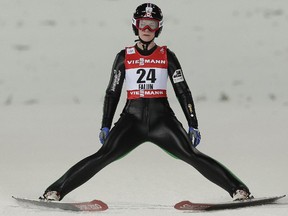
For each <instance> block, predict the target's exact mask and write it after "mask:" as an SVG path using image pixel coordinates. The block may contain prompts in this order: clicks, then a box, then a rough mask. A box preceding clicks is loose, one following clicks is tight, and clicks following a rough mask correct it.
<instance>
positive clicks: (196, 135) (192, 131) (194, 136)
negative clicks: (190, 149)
mask: <svg viewBox="0 0 288 216" xmlns="http://www.w3.org/2000/svg"><path fill="white" fill-rule="evenodd" d="M188 135H189V137H190V139H191V140H192V144H193V146H194V148H196V146H197V145H199V143H200V140H201V134H200V131H199V130H198V129H196V128H193V127H189V131H188Z"/></svg>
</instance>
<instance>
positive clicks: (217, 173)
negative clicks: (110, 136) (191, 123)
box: [150, 117, 249, 196]
mask: <svg viewBox="0 0 288 216" xmlns="http://www.w3.org/2000/svg"><path fill="white" fill-rule="evenodd" d="M158 123H159V124H158V125H155V126H154V127H153V130H152V131H151V132H150V135H151V137H152V138H151V141H152V142H154V143H155V144H156V145H158V146H159V147H161V148H162V149H164V150H166V151H168V152H169V153H171V154H172V155H174V156H176V157H177V158H179V159H181V160H183V161H185V162H187V163H188V164H190V165H192V166H193V167H195V168H196V169H197V170H198V171H199V172H200V173H201V174H202V175H203V176H205V177H206V178H207V179H209V180H210V181H212V182H214V183H215V184H217V185H218V186H220V187H222V188H223V189H225V190H226V191H227V192H228V193H229V194H230V195H231V196H232V195H233V193H234V192H235V191H236V190H237V189H244V190H246V191H247V192H249V189H248V188H247V186H246V185H245V184H244V183H243V182H241V181H240V180H239V179H238V178H237V177H236V176H235V175H234V174H233V173H232V172H230V171H229V170H228V169H227V168H226V167H225V166H223V165H222V164H221V163H219V162H218V161H216V160H214V159H213V158H211V157H209V156H207V155H205V154H203V153H201V152H200V151H198V150H197V149H196V148H194V147H193V146H192V143H191V141H190V139H189V137H188V135H187V132H186V131H185V130H184V128H183V127H182V124H181V123H180V122H179V121H178V120H177V119H176V118H175V117H168V118H165V119H163V120H161V121H158Z"/></svg>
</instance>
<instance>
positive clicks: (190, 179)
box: [0, 0, 288, 216]
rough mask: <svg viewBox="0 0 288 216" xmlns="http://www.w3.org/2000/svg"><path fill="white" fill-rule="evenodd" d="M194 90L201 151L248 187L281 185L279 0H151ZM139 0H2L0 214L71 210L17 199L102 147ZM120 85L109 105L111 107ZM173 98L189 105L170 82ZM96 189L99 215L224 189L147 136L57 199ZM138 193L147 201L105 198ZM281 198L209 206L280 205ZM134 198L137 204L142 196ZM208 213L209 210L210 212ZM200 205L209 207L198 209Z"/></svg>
mask: <svg viewBox="0 0 288 216" xmlns="http://www.w3.org/2000/svg"><path fill="white" fill-rule="evenodd" d="M153 2H154V3H156V4H157V5H158V6H160V7H161V8H162V10H163V13H164V20H165V21H164V29H163V32H162V34H161V35H160V37H159V39H157V40H156V42H157V43H158V44H159V45H164V44H166V45H168V47H169V48H170V49H171V50H173V51H174V52H175V53H176V54H177V56H178V58H179V60H180V62H181V64H182V67H183V70H184V73H185V76H186V79H187V82H188V84H189V86H190V88H191V91H192V93H193V96H194V100H195V104H196V109H197V110H196V111H197V114H198V119H199V127H200V130H201V132H202V143H201V144H200V146H199V147H198V149H199V150H200V151H203V152H205V153H206V154H208V155H210V156H212V157H214V158H215V159H217V160H219V161H220V162H222V163H223V164H225V165H226V166H227V167H229V168H230V169H231V170H232V171H233V172H234V173H235V174H236V175H237V176H238V177H240V178H241V179H242V180H243V181H244V182H245V183H246V184H247V185H248V186H249V188H250V190H251V192H252V193H253V195H254V196H255V197H260V196H269V195H282V194H287V193H288V186H287V182H288V174H287V163H288V157H287V152H288V151H287V150H288V147H287V145H288V143H287V138H288V135H287V128H288V86H287V83H288V40H287V38H288V2H287V0H241V1H239V0H217V1H214V0H177V1H164V0H163V1H153ZM141 3H143V2H142V1H138V0H125V1H124V0H106V1H104V0H0V148H1V149H0V154H1V157H0V214H1V215H3V216H4V215H19V216H21V215H37V216H38V215H40V216H41V215H45V216H46V215H74V214H77V213H70V212H63V211H51V210H43V209H37V208H36V209H33V208H32V209H30V208H28V209H27V208H23V207H19V206H18V205H17V203H16V202H15V201H14V200H12V198H11V196H12V195H15V196H20V197H28V198H38V197H39V196H40V195H42V193H43V191H44V190H45V189H46V187H47V186H49V185H50V184H51V183H52V182H54V181H55V180H56V179H57V178H58V177H60V175H62V174H63V173H64V172H65V171H66V170H67V169H68V168H70V167H71V166H72V165H73V164H75V163H76V162H78V161H79V160H80V159H82V158H84V157H86V156H88V155H90V154H92V153H94V152H96V151H97V150H98V149H99V148H100V143H99V141H98V133H99V129H100V124H101V115H102V104H103V98H104V91H105V88H106V85H107V83H108V79H109V76H110V70H111V66H112V63H113V61H114V57H115V55H116V53H117V52H118V51H120V50H121V49H123V48H124V47H125V46H129V45H132V44H134V39H135V36H134V35H133V32H132V28H131V16H132V13H133V12H134V10H135V8H136V7H137V6H138V5H139V4H141ZM124 95H125V93H123V94H122V102H121V103H120V104H119V108H118V110H117V113H116V115H115V120H116V119H117V118H118V116H119V113H120V111H121V110H122V107H123V105H124V102H125V97H124ZM169 95H170V97H169V100H170V103H171V106H172V108H173V109H174V110H175V112H176V113H177V116H178V118H179V119H180V120H181V121H182V122H183V124H184V125H186V121H185V117H184V115H183V114H182V111H181V108H180V106H179V104H178V102H177V99H176V98H175V95H174V93H173V91H171V85H170V94H169ZM95 198H97V199H101V200H103V201H105V202H107V203H108V204H109V205H110V206H111V208H112V209H111V210H109V211H107V212H104V213H99V214H101V215H125V216H130V215H133V216H134V215H182V214H183V213H182V212H177V211H176V210H174V209H173V208H164V207H163V208H162V209H160V207H159V209H154V210H151V209H149V206H150V207H151V206H153V205H154V204H161V205H163V206H169V205H170V206H172V205H173V204H174V203H176V202H178V201H181V200H184V199H189V200H192V201H199V202H200V201H209V202H213V201H214V202H217V201H227V200H231V198H230V197H229V195H228V194H227V193H226V192H225V191H223V190H222V189H220V188H218V187H217V186H215V185H214V184H212V183H210V182H208V181H207V180H206V179H205V178H204V177H202V176H201V175H200V174H199V173H198V172H197V171H196V170H195V169H193V168H192V167H190V166H189V165H187V164H185V163H183V162H182V161H179V160H175V159H174V158H171V157H170V156H169V155H167V154H166V153H164V152H163V151H162V150H161V149H159V148H157V147H156V146H154V145H152V144H151V143H145V144H144V145H142V146H140V147H139V148H137V149H136V150H135V151H133V152H132V153H130V154H129V155H128V156H127V157H125V158H123V159H122V160H119V161H117V162H115V163H113V164H111V165H109V166H108V167H106V168H105V169H104V170H102V171H101V172H100V173H98V174H97V175H96V176H95V177H94V178H93V179H91V180H90V181H89V182H87V183H86V184H85V185H83V186H82V187H80V188H78V189H76V190H75V191H73V192H71V193H70V194H69V195H67V196H66V197H65V199H64V200H63V201H84V200H85V201H86V200H92V199H95ZM139 203H144V204H146V207H147V205H148V207H147V208H144V209H141V208H136V209H135V208H134V209H128V210H127V209H125V208H118V209H117V208H114V209H113V206H114V207H115V206H117V205H118V206H119V205H120V206H122V207H123V206H125V205H133V206H139ZM287 203H288V201H287V198H285V199H284V200H283V201H282V202H281V204H280V205H276V206H263V207H258V208H247V209H239V210H231V211H221V212H214V213H213V214H215V215H232V214H233V215H259V216H260V215H261V216H265V215H287V212H288V205H287ZM144 204H142V205H140V206H142V207H145V205H144ZM210 214H211V213H209V215H210ZM202 215H205V213H204V214H202Z"/></svg>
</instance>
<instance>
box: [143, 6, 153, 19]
mask: <svg viewBox="0 0 288 216" xmlns="http://www.w3.org/2000/svg"><path fill="white" fill-rule="evenodd" d="M152 11H153V8H152V7H149V6H147V7H146V14H145V16H144V17H149V18H153V17H152Z"/></svg>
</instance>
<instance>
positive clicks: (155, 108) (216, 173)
mask: <svg viewBox="0 0 288 216" xmlns="http://www.w3.org/2000/svg"><path fill="white" fill-rule="evenodd" d="M161 48H162V50H161ZM156 52H159V53H162V54H163V55H164V57H161V58H162V59H160V60H159V61H158V60H157V57H159V56H160V54H159V53H158V55H156V57H155V56H154V57H155V58H156V59H153V58H152V59H151V58H149V57H151V56H153V55H154V54H155V53H156ZM129 54H132V56H133V55H134V54H137V55H138V57H139V58H138V57H137V58H138V59H135V58H134V59H133V58H129V56H128V55H129ZM137 55H136V56H137ZM127 59H128V60H127ZM157 61H158V64H161V63H163V64H164V65H166V66H165V67H167V68H166V71H167V74H168V77H169V79H170V81H171V83H172V86H173V89H174V91H175V94H176V96H177V98H178V100H179V102H180V105H181V107H182V110H183V111H184V114H185V116H186V119H187V121H188V126H189V127H194V128H198V122H197V117H196V113H195V108H194V103H193V99H192V95H191V92H190V90H189V87H188V85H187V83H186V81H185V79H184V76H183V73H182V70H181V66H180V64H179V62H178V60H177V58H176V56H175V54H174V53H173V52H171V51H170V50H169V49H166V47H159V46H155V47H154V48H152V49H151V50H148V51H147V50H146V51H143V50H141V49H139V48H138V47H137V45H135V46H134V47H130V48H129V49H128V48H126V49H125V50H122V51H121V52H120V53H118V55H117V56H116V59H115V61H114V64H113V67H112V73H111V78H110V82H109V84H108V88H107V90H106V96H105V102H104V109H103V119H102V128H103V127H108V128H111V125H112V121H113V117H114V113H115V111H116V107H117V105H118V101H119V98H120V95H121V91H122V86H123V83H124V80H125V78H126V79H128V76H127V74H126V73H127V67H128V66H129V64H131V65H132V64H134V68H133V70H132V71H136V72H135V74H134V75H133V76H138V77H136V78H137V79H136V81H137V83H132V85H134V86H135V85H136V86H137V85H138V86H139V88H140V89H138V90H137V89H133V88H132V90H131V91H128V90H127V102H126V105H125V107H124V109H123V111H122V113H121V116H120V118H119V120H118V121H117V122H116V123H115V125H114V127H112V129H111V131H110V133H109V136H108V138H107V140H106V141H105V143H104V144H103V146H102V147H101V148H100V149H99V151H98V152H96V153H95V154H93V155H91V156H89V157H87V158H85V159H83V160H81V161H80V162H78V163H77V164H75V165H74V166H73V167H71V168H70V169H69V170H68V171H67V172H66V173H65V174H64V175H63V176H62V177H61V178H60V179H58V180H57V181H56V182H55V183H53V184H52V185H51V186H50V187H48V188H47V190H46V192H47V191H58V192H59V193H60V196H61V199H62V198H63V197H64V196H65V195H66V194H68V193H69V192H70V191H72V190H74V189H75V188H77V187H78V186H80V185H82V184H83V183H85V182H86V181H88V180H89V179H90V178H91V177H93V176H94V175H95V174H96V173H97V172H99V171H100V170H101V169H102V168H104V167H105V166H107V165H108V164H110V163H111V162H113V161H115V160H117V159H119V158H120V157H122V156H124V155H126V154H127V153H129V152H130V151H132V150H133V149H134V148H136V147H137V146H139V145H140V144H142V143H144V142H147V141H148V142H152V143H154V144H156V145H157V146H159V147H160V148H162V149H164V150H165V151H167V152H169V153H170V154H172V155H174V156H175V157H177V158H179V159H181V160H183V161H185V162H186V163H188V164H190V165H191V166H193V167H194V168H196V169H197V170H198V171H199V172H200V173H201V174H202V175H203V176H205V177H206V178H207V179H209V180H210V181H212V182H214V183H215V184H217V185H218V186H220V187H222V188H223V189H225V190H226V191H227V192H228V193H229V194H230V195H231V196H232V195H233V193H234V192H235V191H236V190H237V189H244V190H245V191H247V192H249V189H248V188H247V186H246V185H245V184H244V183H243V182H241V181H240V180H239V179H238V178H237V177H236V176H235V175H233V174H232V173H231V172H230V171H229V170H228V169H227V168H225V167H224V166H223V165H221V164H220V163H219V162H217V161H216V160H214V159H213V158H211V157H209V156H207V155H205V154H203V153H201V152H200V151H199V150H197V149H196V148H194V147H193V145H192V141H191V140H190V139H189V136H188V134H187V132H186V131H185V129H184V128H183V126H182V124H181V123H180V122H179V121H178V120H177V118H176V117H175V115H174V113H173V111H172V109H171V108H170V106H169V103H168V100H167V97H166V92H164V93H163V92H162V91H159V92H160V93H159V92H157V91H156V90H155V89H153V85H147V86H145V85H146V83H145V82H146V81H147V82H148V81H151V82H153V81H155V82H156V79H157V74H156V75H155V73H154V72H155V71H153V70H152V72H151V71H148V72H147V71H145V70H143V69H141V68H142V66H145V64H146V63H147V64H151V65H153V64H154V63H155V64H157ZM165 61H166V62H165ZM135 65H136V66H135ZM141 65H142V66H141ZM135 67H136V68H135ZM137 67H138V68H137ZM134 69H135V70H134ZM164 69H165V68H164ZM150 72H151V73H150ZM129 73H130V72H129ZM149 73H150V74H149ZM166 79H167V78H166ZM126 82H127V80H126ZM166 82H167V80H166ZM147 88H148V89H147ZM142 90H143V91H142ZM141 91H142V93H141ZM158 93H159V94H158ZM129 94H130V95H129ZM141 94H142V95H141ZM145 94H148V96H147V97H146V96H145ZM157 95H158V96H157ZM129 98H130V99H129Z"/></svg>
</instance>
